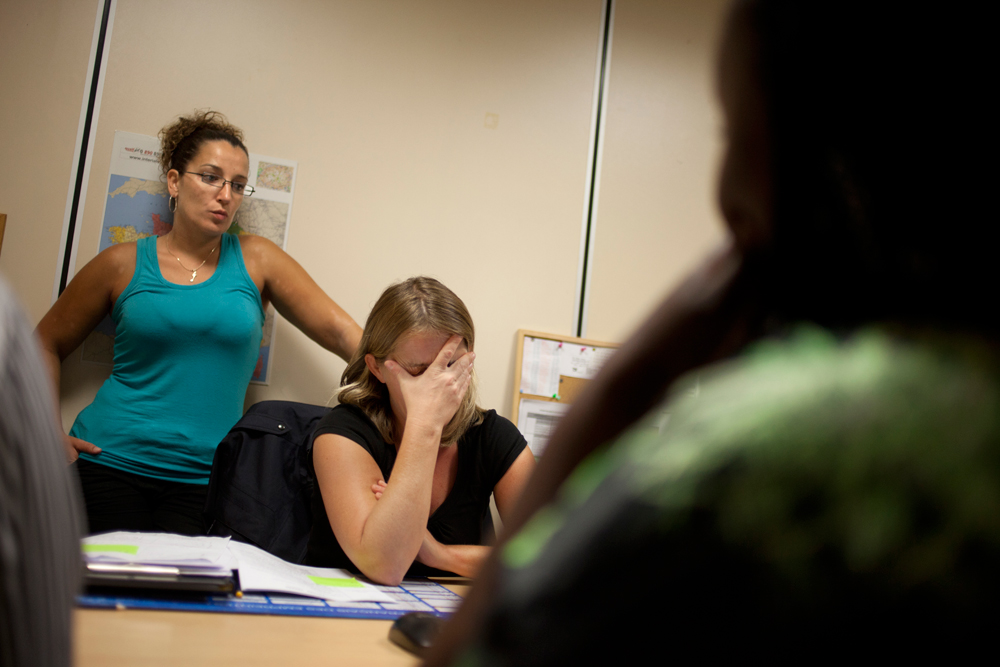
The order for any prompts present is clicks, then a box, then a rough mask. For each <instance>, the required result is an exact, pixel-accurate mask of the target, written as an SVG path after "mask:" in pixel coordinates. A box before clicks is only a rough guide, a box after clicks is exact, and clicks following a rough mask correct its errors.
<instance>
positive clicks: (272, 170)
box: [82, 131, 298, 384]
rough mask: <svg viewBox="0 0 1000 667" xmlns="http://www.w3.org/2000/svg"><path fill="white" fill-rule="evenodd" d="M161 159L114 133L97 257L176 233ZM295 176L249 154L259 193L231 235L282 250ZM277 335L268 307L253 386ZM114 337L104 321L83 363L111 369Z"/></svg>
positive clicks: (265, 371) (144, 142) (264, 377)
mask: <svg viewBox="0 0 1000 667" xmlns="http://www.w3.org/2000/svg"><path fill="white" fill-rule="evenodd" d="M159 157H160V142H159V140H158V139H157V138H156V137H150V136H147V135H143V134H134V133H131V132H120V131H118V132H115V139H114V145H113V147H112V154H111V168H110V170H109V173H108V189H107V197H106V199H105V201H104V215H103V218H102V222H101V237H100V243H99V247H98V252H100V251H103V250H105V249H106V248H109V247H111V246H112V245H116V244H118V243H126V242H130V241H138V240H139V239H142V238H146V237H149V236H162V235H163V234H166V233H167V232H169V231H170V230H171V229H172V228H173V214H172V213H171V212H170V210H169V209H168V207H167V201H168V196H167V186H166V184H165V183H164V182H163V180H162V178H161V175H160V166H159ZM297 171H298V163H297V162H295V161H292V160H285V159H282V158H272V157H266V156H263V155H257V154H255V153H251V154H250V171H249V176H250V183H251V185H253V186H254V188H256V191H255V192H254V194H253V196H252V197H248V198H245V199H244V201H243V205H242V206H241V207H240V210H239V211H238V213H237V215H236V217H235V219H234V220H233V224H232V226H231V227H230V228H229V233H231V234H255V235H257V236H263V237H265V238H267V239H269V240H271V241H273V242H274V243H275V244H277V245H278V246H280V247H282V248H284V247H285V243H286V241H287V239H288V226H289V222H290V220H291V213H292V211H291V209H292V198H293V196H294V193H295V175H296V173H297ZM274 330H275V318H274V309H273V308H272V307H269V308H268V309H267V313H266V314H265V320H264V332H263V337H262V339H261V347H260V352H259V354H258V357H257V364H256V367H255V368H254V372H253V375H252V377H251V380H250V381H251V382H255V383H258V384H267V383H268V379H269V378H270V375H271V360H272V358H273V355H272V354H271V353H272V351H273V345H274ZM114 336H115V325H114V323H113V322H112V321H111V318H110V317H106V318H104V320H103V321H102V322H101V323H100V324H99V325H98V326H97V329H96V330H95V331H94V332H93V333H92V334H91V335H90V336H88V337H87V339H86V340H85V341H84V344H83V350H82V353H83V361H86V362H90V363H97V364H109V365H110V364H112V363H113V361H114Z"/></svg>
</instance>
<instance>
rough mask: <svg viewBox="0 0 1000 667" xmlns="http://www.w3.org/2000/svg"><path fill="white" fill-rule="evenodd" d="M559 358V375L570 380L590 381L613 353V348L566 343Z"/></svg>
mask: <svg viewBox="0 0 1000 667" xmlns="http://www.w3.org/2000/svg"><path fill="white" fill-rule="evenodd" d="M560 352H561V354H560V357H559V373H560V374H561V375H565V376H566V377H571V378H583V379H584V380H591V379H593V378H594V377H595V376H596V375H597V371H599V370H601V366H603V365H604V364H605V362H606V361H607V360H608V358H610V357H611V355H612V354H614V352H615V348H613V347H593V346H590V345H579V344H574V343H566V344H565V345H563V347H562V349H561V351H560Z"/></svg>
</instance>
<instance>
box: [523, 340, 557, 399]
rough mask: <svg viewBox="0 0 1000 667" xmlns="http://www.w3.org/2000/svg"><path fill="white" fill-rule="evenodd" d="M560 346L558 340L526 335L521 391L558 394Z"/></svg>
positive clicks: (545, 394) (525, 392)
mask: <svg viewBox="0 0 1000 667" xmlns="http://www.w3.org/2000/svg"><path fill="white" fill-rule="evenodd" d="M559 347H560V342H559V341H557V340H548V339H546V338H534V337H532V336H525V337H524V351H523V354H522V357H521V387H520V389H521V393H522V394H534V395H535V396H556V395H557V394H558V393H559V370H560V366H559V363H560V362H559Z"/></svg>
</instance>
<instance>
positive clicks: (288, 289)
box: [239, 234, 361, 361]
mask: <svg viewBox="0 0 1000 667" xmlns="http://www.w3.org/2000/svg"><path fill="white" fill-rule="evenodd" d="M239 239H240V245H241V247H242V249H243V260H244V262H245V263H246V266H247V270H248V271H249V272H250V276H251V278H253V280H254V282H255V283H256V284H257V288H258V289H259V290H260V293H261V300H262V301H263V302H264V307H265V308H266V307H267V304H268V302H273V303H274V307H275V308H276V309H277V310H278V312H279V313H281V315H282V316H283V317H284V318H285V319H287V320H288V321H289V322H291V323H292V324H294V325H295V327H296V328H298V329H299V330H300V331H302V332H303V333H305V334H306V335H307V336H309V337H310V338H311V339H313V340H314V341H316V342H317V343H319V344H320V345H322V346H323V347H325V348H326V349H327V350H330V351H331V352H333V353H334V354H336V355H337V356H339V357H340V358H341V359H343V360H345V361H350V358H351V355H353V354H354V350H355V349H356V348H357V347H358V341H360V340H361V327H359V326H358V324H357V323H356V322H355V321H354V320H353V319H352V318H351V316H350V315H348V314H347V312H346V311H344V309H343V308H341V307H340V306H338V305H337V304H336V303H335V302H334V301H333V299H331V298H330V297H329V296H327V294H326V292H324V291H323V290H322V289H320V286H319V285H317V284H316V281H314V280H313V279H312V278H311V277H310V276H309V274H308V273H306V270H305V269H303V268H302V266H301V265H300V264H299V263H298V262H296V261H295V260H294V259H292V257H291V256H290V255H289V254H288V253H286V252H285V251H284V250H282V249H281V248H279V247H278V246H277V245H275V244H274V243H272V242H271V241H268V240H267V239H265V238H263V237H261V236H253V235H251V234H244V235H241V236H240V237H239Z"/></svg>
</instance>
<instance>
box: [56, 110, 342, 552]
mask: <svg viewBox="0 0 1000 667" xmlns="http://www.w3.org/2000/svg"><path fill="white" fill-rule="evenodd" d="M160 138H161V141H162V149H163V150H162V153H161V157H160V163H161V168H162V170H163V174H164V176H165V179H166V183H167V190H168V193H169V195H170V209H171V211H173V213H174V219H173V227H172V229H171V230H170V231H169V232H168V233H166V234H164V235H163V236H160V237H150V238H145V239H142V240H140V241H138V242H136V243H122V244H118V245H114V246H112V247H110V248H108V249H107V250H105V251H103V252H102V253H100V254H99V255H98V256H97V257H95V258H94V259H93V261H91V262H90V263H88V264H87V265H86V266H85V267H84V268H83V269H82V270H81V271H80V272H79V273H78V274H77V276H76V277H75V278H74V279H73V281H72V282H71V283H70V284H69V286H68V287H67V288H66V291H65V292H63V294H62V296H60V298H59V300H58V301H56V303H55V304H54V305H53V306H52V309H51V310H49V312H48V313H47V314H46V315H45V317H44V318H43V319H42V321H41V322H40V323H39V325H38V335H39V338H40V339H41V343H42V347H43V349H44V351H45V353H46V358H47V361H48V362H49V366H50V368H51V371H52V374H53V377H54V379H55V382H56V386H58V384H59V377H60V363H61V362H62V360H63V359H65V358H66V356H68V355H69V353H70V352H72V351H73V350H74V349H76V348H77V347H78V346H79V345H80V344H81V343H82V342H83V340H84V338H86V336H87V335H88V334H89V333H90V332H91V331H92V330H93V329H94V328H95V327H96V326H97V324H98V323H99V322H100V321H101V319H102V318H103V317H104V316H105V315H108V314H110V315H111V317H112V319H113V320H114V322H115V326H116V335H115V358H114V370H113V371H112V374H111V377H109V378H108V380H107V381H106V382H105V383H104V384H103V385H102V386H101V388H100V390H99V391H98V393H97V396H96V398H95V399H94V401H93V403H91V404H90V405H89V406H88V407H87V408H85V409H84V410H83V411H82V412H80V414H79V416H78V417H77V419H76V422H75V423H74V424H73V428H72V429H71V430H70V433H69V435H68V436H66V438H65V442H66V450H67V455H68V457H69V459H70V460H71V461H73V460H76V459H77V457H78V456H79V461H78V462H77V464H76V465H77V469H78V472H79V474H80V479H81V484H82V487H83V492H84V499H85V501H86V504H87V515H88V519H89V522H90V529H91V531H92V532H101V531H105V530H160V531H168V532H181V533H190V534H197V533H201V532H203V526H202V518H201V509H202V505H203V503H204V497H205V490H206V488H207V484H208V477H209V472H210V470H211V465H212V458H213V455H214V453H215V447H216V445H217V444H218V443H219V441H220V440H221V439H222V437H223V436H224V435H225V434H226V433H227V432H228V431H229V429H230V428H231V427H232V425H233V424H235V423H236V421H237V420H238V419H239V418H240V417H241V416H242V412H243V399H244V395H245V393H246V388H247V385H248V383H249V381H250V376H251V375H252V373H253V370H254V366H255V364H256V361H257V356H258V350H259V347H260V340H261V335H262V327H263V323H264V312H265V310H266V308H267V305H268V303H269V302H273V303H274V306H275V308H276V309H277V310H278V312H279V313H281V314H283V315H285V316H286V317H287V318H288V319H289V320H290V321H291V322H293V323H295V324H296V325H297V326H298V327H299V328H300V329H302V331H303V332H304V333H306V334H307V335H308V336H309V337H310V338H312V339H313V340H315V341H316V342H318V343H319V344H320V345H322V346H323V347H325V348H327V349H328V350H330V351H331V352H334V353H335V354H337V355H339V356H340V357H342V358H344V359H345V360H346V359H349V358H350V356H351V354H352V353H353V352H354V349H355V347H356V346H357V343H358V340H359V339H360V336H361V329H360V327H358V325H357V324H356V323H355V322H354V320H353V319H352V318H351V317H350V316H349V315H348V314H347V313H346V312H344V311H343V310H342V309H341V308H340V307H339V306H338V305H337V304H336V303H334V302H333V300H331V299H330V297H329V296H327V295H326V294H325V293H324V292H323V290H321V289H320V288H319V286H318V285H316V283H315V282H314V281H313V280H312V279H311V278H310V277H309V275H308V274H307V273H306V272H305V271H304V270H303V269H302V267H301V266H299V264H298V263H296V262H295V260H293V259H292V258H291V257H289V256H288V255H287V254H286V253H285V252H284V251H283V250H281V248H279V247H278V246H276V245H275V244H274V243H272V242H270V241H268V240H266V239H264V238H261V237H258V236H252V235H241V236H234V235H231V234H227V233H226V232H227V230H228V229H229V227H230V225H231V224H232V221H233V216H234V215H235V214H236V211H237V210H238V209H239V207H240V204H242V202H243V199H244V198H245V197H248V196H250V195H252V194H253V187H252V186H251V185H250V184H249V176H248V172H249V153H248V152H247V149H246V146H245V145H244V144H243V134H242V132H241V131H240V130H239V129H237V128H236V127H234V126H232V125H230V124H229V123H228V122H227V121H226V119H225V117H224V116H222V115H221V114H218V113H215V112H212V111H208V112H200V113H196V114H193V115H192V116H190V117H182V118H180V119H178V120H177V121H176V122H175V123H173V124H171V125H169V126H167V127H165V128H164V129H163V130H162V131H161V132H160Z"/></svg>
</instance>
